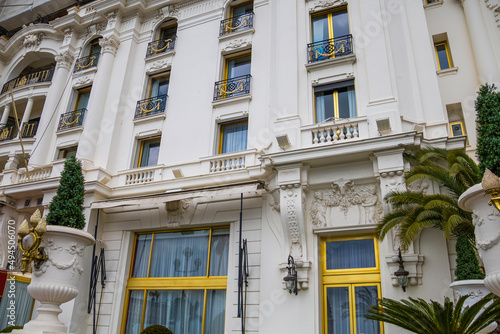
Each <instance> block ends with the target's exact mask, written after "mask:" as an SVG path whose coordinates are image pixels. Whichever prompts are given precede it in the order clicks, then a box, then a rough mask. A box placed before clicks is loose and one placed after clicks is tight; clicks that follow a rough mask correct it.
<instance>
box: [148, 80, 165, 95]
mask: <svg viewBox="0 0 500 334" xmlns="http://www.w3.org/2000/svg"><path fill="white" fill-rule="evenodd" d="M168 82H169V77H165V78H158V79H153V86H152V89H151V96H150V97H155V96H161V95H167V94H168Z"/></svg>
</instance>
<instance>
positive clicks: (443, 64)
mask: <svg viewBox="0 0 500 334" xmlns="http://www.w3.org/2000/svg"><path fill="white" fill-rule="evenodd" d="M436 51H437V55H438V61H439V68H440V69H442V70H444V69H447V68H450V64H449V63H448V55H447V53H446V47H445V45H444V44H440V45H436Z"/></svg>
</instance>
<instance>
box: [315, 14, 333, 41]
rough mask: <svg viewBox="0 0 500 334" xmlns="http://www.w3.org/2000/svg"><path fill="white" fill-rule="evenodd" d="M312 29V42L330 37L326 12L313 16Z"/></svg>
mask: <svg viewBox="0 0 500 334" xmlns="http://www.w3.org/2000/svg"><path fill="white" fill-rule="evenodd" d="M312 31H313V33H312V35H313V36H312V37H313V40H312V41H313V43H316V42H320V41H324V40H327V39H330V36H329V31H328V14H325V15H320V16H315V17H313V19H312Z"/></svg>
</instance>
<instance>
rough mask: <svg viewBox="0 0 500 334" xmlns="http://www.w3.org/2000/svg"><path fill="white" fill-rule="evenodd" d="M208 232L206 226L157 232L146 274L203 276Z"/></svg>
mask: <svg viewBox="0 0 500 334" xmlns="http://www.w3.org/2000/svg"><path fill="white" fill-rule="evenodd" d="M209 233H210V231H209V230H199V231H185V232H175V233H156V234H155V235H154V239H153V254H152V255H151V269H150V275H149V276H150V277H192V276H205V275H206V274H207V260H208V239H209Z"/></svg>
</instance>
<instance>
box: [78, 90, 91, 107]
mask: <svg viewBox="0 0 500 334" xmlns="http://www.w3.org/2000/svg"><path fill="white" fill-rule="evenodd" d="M90 89H91V87H88V88H83V89H79V90H78V91H77V94H76V102H75V110H80V109H87V105H88V104H89V98H90Z"/></svg>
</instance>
